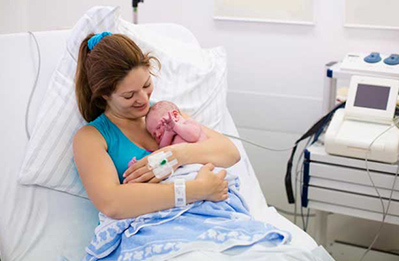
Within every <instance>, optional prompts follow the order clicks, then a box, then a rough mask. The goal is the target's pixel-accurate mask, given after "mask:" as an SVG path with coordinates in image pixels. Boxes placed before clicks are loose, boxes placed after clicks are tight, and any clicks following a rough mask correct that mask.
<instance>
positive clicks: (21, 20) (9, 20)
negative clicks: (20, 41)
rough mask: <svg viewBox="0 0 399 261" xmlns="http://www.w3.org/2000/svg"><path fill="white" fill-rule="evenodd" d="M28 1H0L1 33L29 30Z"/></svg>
mask: <svg viewBox="0 0 399 261" xmlns="http://www.w3.org/2000/svg"><path fill="white" fill-rule="evenodd" d="M27 5H28V0H0V33H14V32H24V31H27V30H28V20H29V19H28V7H27Z"/></svg>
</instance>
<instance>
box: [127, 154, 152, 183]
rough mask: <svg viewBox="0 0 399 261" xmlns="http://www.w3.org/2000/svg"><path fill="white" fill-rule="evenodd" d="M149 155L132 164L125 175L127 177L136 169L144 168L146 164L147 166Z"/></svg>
mask: <svg viewBox="0 0 399 261" xmlns="http://www.w3.org/2000/svg"><path fill="white" fill-rule="evenodd" d="M147 157H148V156H146V157H144V158H142V159H141V160H138V161H136V162H135V163H134V164H133V165H131V166H130V167H129V168H127V170H126V171H125V172H124V173H123V177H124V178H126V177H128V176H129V175H131V174H132V173H134V172H135V171H136V170H138V169H141V168H143V167H144V166H145V167H147V162H148V159H147Z"/></svg>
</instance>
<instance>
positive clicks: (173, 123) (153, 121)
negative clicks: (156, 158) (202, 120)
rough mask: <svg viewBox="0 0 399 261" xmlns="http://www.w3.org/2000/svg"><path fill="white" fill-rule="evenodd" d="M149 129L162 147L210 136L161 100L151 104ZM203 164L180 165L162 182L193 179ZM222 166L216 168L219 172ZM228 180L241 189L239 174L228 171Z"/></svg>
mask: <svg viewBox="0 0 399 261" xmlns="http://www.w3.org/2000/svg"><path fill="white" fill-rule="evenodd" d="M146 127H147V131H148V132H149V133H150V134H151V136H152V137H154V139H155V140H156V142H157V143H158V145H159V147H160V148H163V147H165V146H169V145H172V144H177V143H184V142H188V143H195V142H200V141H204V140H206V139H207V138H208V137H207V136H206V134H205V132H204V131H203V130H202V128H201V125H200V124H199V123H198V122H196V121H195V120H192V119H185V118H183V116H182V115H181V114H180V111H179V108H178V107H177V106H176V105H175V104H174V103H172V102H169V101H160V102H157V103H156V104H154V105H153V106H151V108H150V111H149V112H148V114H147V117H146ZM136 161H137V160H136V157H133V159H132V160H131V161H130V162H129V167H130V166H131V165H132V164H134V163H135V162H136ZM202 166H203V165H202V164H188V165H184V166H180V167H179V168H178V169H177V170H176V171H174V172H173V174H172V175H170V176H169V177H168V178H167V179H164V180H163V181H162V183H172V182H174V180H175V179H177V178H183V179H185V180H186V181H187V180H193V179H195V177H196V176H197V174H198V171H199V170H200V169H201V167H202ZM220 170H222V169H221V168H215V169H214V172H215V173H217V172H219V171H220ZM226 180H227V181H228V183H229V187H230V188H231V186H234V187H235V188H236V189H239V179H238V176H237V175H235V174H232V173H230V172H227V176H226Z"/></svg>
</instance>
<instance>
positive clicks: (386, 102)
mask: <svg viewBox="0 0 399 261" xmlns="http://www.w3.org/2000/svg"><path fill="white" fill-rule="evenodd" d="M398 89H399V81H398V80H393V79H386V78H375V77H366V76H353V77H352V78H351V83H350V87H349V93H348V99H347V103H346V106H345V116H346V118H348V119H352V120H359V121H369V122H376V123H382V124H389V123H392V120H393V116H394V113H395V107H396V100H397V97H398Z"/></svg>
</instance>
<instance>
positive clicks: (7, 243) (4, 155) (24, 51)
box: [0, 25, 317, 261]
mask: <svg viewBox="0 0 399 261" xmlns="http://www.w3.org/2000/svg"><path fill="white" fill-rule="evenodd" d="M156 26H157V28H158V29H159V30H160V31H162V32H167V31H168V30H172V29H173V26H172V27H171V25H165V27H163V26H162V25H156ZM67 36H68V31H54V32H42V33H37V38H38V40H39V42H40V43H41V52H42V53H41V57H42V68H41V70H42V71H41V74H40V79H39V84H38V89H37V90H36V91H35V94H34V96H33V100H32V101H33V103H32V105H31V108H30V110H29V119H30V120H29V121H28V129H32V126H33V124H34V119H35V117H36V115H37V111H38V108H39V106H40V101H41V98H42V96H43V94H44V92H45V88H46V87H45V86H47V85H46V81H48V79H49V78H50V75H51V72H52V69H53V68H54V67H55V64H56V63H57V61H58V60H57V59H55V57H60V55H61V53H60V52H59V48H55V47H54V46H56V45H58V46H59V45H62V44H63V43H64V41H65V39H66V37H67ZM0 70H1V71H2V73H1V74H0V82H1V83H2V85H3V86H4V87H2V88H0V97H1V103H0V109H1V111H3V112H5V113H3V117H2V122H3V123H2V125H3V126H2V128H0V144H1V148H0V166H1V167H0V168H1V170H2V171H1V175H0V253H1V258H2V260H3V261H8V260H13V261H14V260H80V259H81V258H82V257H83V256H84V253H85V252H84V248H85V247H86V246H87V245H88V243H89V241H90V240H91V238H92V236H93V231H94V228H95V226H96V225H97V221H98V217H97V214H98V212H97V210H96V209H95V208H94V206H93V205H92V204H91V202H90V201H89V200H87V199H84V198H80V197H77V196H73V195H70V194H66V193H62V192H58V191H55V190H50V189H47V188H43V187H39V186H24V185H19V184H18V183H17V175H18V172H19V168H20V167H21V163H22V160H23V157H24V152H25V147H26V145H27V142H28V139H27V135H26V131H25V111H26V108H27V105H28V100H29V95H30V92H31V90H32V87H33V83H34V80H35V75H36V70H37V53H36V47H35V45H34V41H33V38H31V36H29V35H28V34H16V35H2V36H0ZM222 130H223V131H224V132H226V133H228V134H231V135H238V132H237V129H236V127H235V125H234V122H233V119H232V117H231V115H230V113H229V112H228V111H226V113H225V117H224V119H223V121H222ZM234 142H235V144H236V145H237V147H238V148H239V150H240V152H241V156H242V160H241V161H240V163H239V164H237V165H236V166H234V167H233V168H232V171H235V172H237V173H239V175H240V178H241V182H242V184H241V189H242V193H243V196H244V198H245V199H246V201H247V203H248V206H249V208H250V211H251V213H252V214H253V216H254V217H255V218H256V219H258V220H262V221H265V222H267V223H271V224H273V225H275V226H276V227H278V228H280V229H283V230H286V231H289V232H290V233H291V234H292V243H291V245H292V246H300V247H303V248H307V249H314V248H316V247H317V244H316V242H315V241H314V240H313V239H312V238H311V237H310V236H309V235H308V234H306V233H305V232H303V231H302V230H301V229H300V228H298V227H297V226H295V225H294V224H293V223H291V222H290V221H288V220H287V219H286V218H284V217H283V216H281V215H280V214H278V213H277V212H276V210H275V209H274V208H271V207H268V206H267V204H266V200H265V198H264V196H263V193H262V191H261V189H260V186H259V183H258V180H257V179H256V176H255V173H254V171H253V168H252V166H251V163H250V161H249V159H248V157H247V155H246V152H245V150H244V147H243V146H242V144H241V142H240V141H237V140H234Z"/></svg>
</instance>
